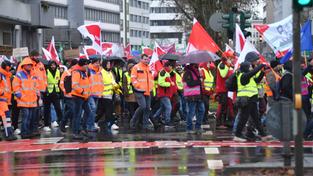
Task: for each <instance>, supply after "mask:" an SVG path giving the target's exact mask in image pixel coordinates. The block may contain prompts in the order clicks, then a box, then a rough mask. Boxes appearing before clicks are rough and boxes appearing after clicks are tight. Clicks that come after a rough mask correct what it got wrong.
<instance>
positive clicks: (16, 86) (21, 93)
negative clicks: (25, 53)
mask: <svg viewBox="0 0 313 176" xmlns="http://www.w3.org/2000/svg"><path fill="white" fill-rule="evenodd" d="M37 83H38V81H37V80H36V78H35V77H33V76H31V74H30V73H27V71H25V70H22V71H19V72H17V73H16V76H15V77H14V79H13V91H14V95H15V96H16V98H17V99H16V101H17V106H18V107H24V108H33V107H37V106H38V104H37V100H38V96H40V92H39V90H38V89H37Z"/></svg>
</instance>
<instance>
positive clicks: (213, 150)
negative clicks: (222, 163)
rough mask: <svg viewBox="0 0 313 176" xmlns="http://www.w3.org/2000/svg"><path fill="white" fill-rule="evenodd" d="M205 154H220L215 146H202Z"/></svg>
mask: <svg viewBox="0 0 313 176" xmlns="http://www.w3.org/2000/svg"><path fill="white" fill-rule="evenodd" d="M204 151H205V154H220V151H219V150H218V148H216V147H209V148H204Z"/></svg>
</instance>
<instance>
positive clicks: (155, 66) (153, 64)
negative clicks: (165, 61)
mask: <svg viewBox="0 0 313 176" xmlns="http://www.w3.org/2000/svg"><path fill="white" fill-rule="evenodd" d="M163 54H166V52H165V51H164V50H163V49H162V48H161V47H160V46H159V44H158V43H157V42H155V45H154V50H153V54H152V57H151V60H150V63H149V67H150V70H151V72H152V75H153V76H156V74H157V73H158V72H159V71H160V70H161V69H162V67H163V65H162V63H161V61H160V59H159V56H161V55H163Z"/></svg>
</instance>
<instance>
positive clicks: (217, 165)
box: [207, 160, 224, 170]
mask: <svg viewBox="0 0 313 176" xmlns="http://www.w3.org/2000/svg"><path fill="white" fill-rule="evenodd" d="M207 163H208V168H209V169H212V170H215V169H223V167H224V164H223V161H222V160H207Z"/></svg>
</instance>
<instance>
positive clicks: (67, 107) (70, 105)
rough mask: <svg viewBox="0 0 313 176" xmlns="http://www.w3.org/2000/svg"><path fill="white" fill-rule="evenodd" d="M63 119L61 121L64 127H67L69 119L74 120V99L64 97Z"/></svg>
mask: <svg viewBox="0 0 313 176" xmlns="http://www.w3.org/2000/svg"><path fill="white" fill-rule="evenodd" d="M63 111H64V112H63V114H64V116H63V119H62V120H61V124H62V125H64V126H65V125H66V124H67V121H68V119H70V120H71V121H72V120H73V115H74V101H73V99H72V98H68V97H64V109H63Z"/></svg>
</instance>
